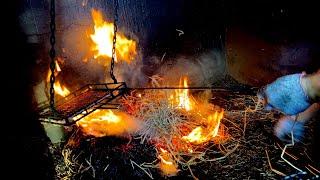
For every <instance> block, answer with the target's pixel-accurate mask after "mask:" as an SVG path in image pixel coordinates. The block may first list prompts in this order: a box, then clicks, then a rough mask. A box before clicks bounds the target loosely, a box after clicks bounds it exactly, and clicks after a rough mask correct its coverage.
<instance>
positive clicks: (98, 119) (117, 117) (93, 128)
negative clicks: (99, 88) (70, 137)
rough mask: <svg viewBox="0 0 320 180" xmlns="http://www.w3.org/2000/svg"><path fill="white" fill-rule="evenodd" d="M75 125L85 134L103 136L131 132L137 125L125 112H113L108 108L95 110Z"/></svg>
mask: <svg viewBox="0 0 320 180" xmlns="http://www.w3.org/2000/svg"><path fill="white" fill-rule="evenodd" d="M77 125H78V126H79V127H80V128H81V129H82V131H83V132H84V133H85V134H87V135H92V136H95V137H103V136H107V135H121V134H123V133H125V132H133V131H135V130H136V129H137V128H138V126H137V123H135V122H134V121H133V120H132V119H131V118H130V117H129V116H128V115H126V114H125V113H121V112H117V113H114V112H113V111H111V110H110V109H108V110H96V111H94V112H92V113H91V114H89V115H88V116H86V117H84V118H82V119H81V120H80V121H78V122H77Z"/></svg>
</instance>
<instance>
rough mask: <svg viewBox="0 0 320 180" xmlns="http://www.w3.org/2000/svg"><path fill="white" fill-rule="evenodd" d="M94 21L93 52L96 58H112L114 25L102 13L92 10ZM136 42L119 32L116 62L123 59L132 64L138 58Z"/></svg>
mask: <svg viewBox="0 0 320 180" xmlns="http://www.w3.org/2000/svg"><path fill="white" fill-rule="evenodd" d="M91 14H92V19H93V22H94V34H91V35H90V37H91V40H92V41H93V42H94V45H93V47H92V50H93V51H94V53H95V54H94V58H98V57H108V58H111V57H112V46H113V35H114V25H113V23H108V22H106V21H104V20H103V16H102V13H101V12H100V11H98V10H94V9H93V10H92V12H91ZM136 54H137V52H136V42H135V41H133V40H130V39H127V38H126V37H125V36H124V35H123V34H121V33H119V32H117V44H116V58H115V61H116V62H117V60H119V59H122V60H124V61H126V62H128V63H130V62H131V61H132V60H133V58H134V57H135V56H136Z"/></svg>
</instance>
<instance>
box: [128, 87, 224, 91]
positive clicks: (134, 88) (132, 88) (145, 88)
mask: <svg viewBox="0 0 320 180" xmlns="http://www.w3.org/2000/svg"><path fill="white" fill-rule="evenodd" d="M126 89H128V90H157V89H159V90H162V89H164V90H165V89H198V90H207V89H210V90H216V91H230V90H227V89H223V88H216V87H127V88H126Z"/></svg>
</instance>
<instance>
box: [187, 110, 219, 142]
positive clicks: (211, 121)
mask: <svg viewBox="0 0 320 180" xmlns="http://www.w3.org/2000/svg"><path fill="white" fill-rule="evenodd" d="M223 113H224V112H223V111H221V112H217V111H216V112H215V113H214V114H213V115H209V117H208V119H207V128H206V129H203V128H202V127H200V126H198V127H196V128H194V129H193V130H192V131H191V133H189V134H188V135H187V136H183V137H182V139H183V140H185V141H187V142H189V143H194V144H201V143H204V142H207V141H209V140H211V139H212V138H214V137H216V136H217V135H218V131H219V127H220V122H221V119H222V118H223Z"/></svg>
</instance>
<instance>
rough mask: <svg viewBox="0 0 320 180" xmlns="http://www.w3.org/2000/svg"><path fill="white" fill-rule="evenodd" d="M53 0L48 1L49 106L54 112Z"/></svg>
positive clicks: (54, 25)
mask: <svg viewBox="0 0 320 180" xmlns="http://www.w3.org/2000/svg"><path fill="white" fill-rule="evenodd" d="M55 18H56V15H55V0H51V1H50V31H51V35H50V45H51V49H50V59H51V62H50V70H51V75H50V108H51V109H52V111H54V112H55V110H56V109H55V103H54V82H55V80H56V77H55V73H54V71H55V69H56V63H55V57H56V51H55V49H54V45H55V43H56V37H55V31H56V23H55Z"/></svg>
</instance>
